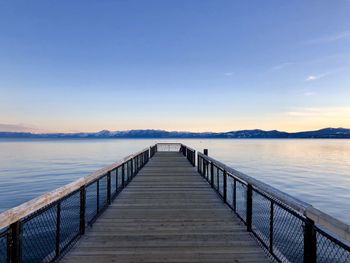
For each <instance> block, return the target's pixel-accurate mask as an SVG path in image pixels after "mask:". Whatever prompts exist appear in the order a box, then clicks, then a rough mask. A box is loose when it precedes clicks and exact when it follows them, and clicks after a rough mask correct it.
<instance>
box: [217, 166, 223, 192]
mask: <svg viewBox="0 0 350 263" xmlns="http://www.w3.org/2000/svg"><path fill="white" fill-rule="evenodd" d="M218 190H219V193H220V194H221V196H224V171H223V170H221V169H218Z"/></svg>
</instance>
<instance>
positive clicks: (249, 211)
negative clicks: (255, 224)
mask: <svg viewBox="0 0 350 263" xmlns="http://www.w3.org/2000/svg"><path fill="white" fill-rule="evenodd" d="M252 214H253V187H252V185H251V184H248V187H247V216H246V221H247V231H248V232H251V231H252Z"/></svg>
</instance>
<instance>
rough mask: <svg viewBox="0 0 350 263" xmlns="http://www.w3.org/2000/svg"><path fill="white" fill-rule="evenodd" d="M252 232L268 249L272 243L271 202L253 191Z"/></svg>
mask: <svg viewBox="0 0 350 263" xmlns="http://www.w3.org/2000/svg"><path fill="white" fill-rule="evenodd" d="M252 206H253V213H252V230H253V231H254V233H255V234H256V235H257V236H258V237H259V238H260V239H261V241H262V242H263V243H264V244H265V245H266V246H267V247H268V246H269V243H270V212H271V201H270V200H269V199H267V198H266V197H265V196H263V195H261V194H259V193H258V192H256V191H254V190H253V198H252Z"/></svg>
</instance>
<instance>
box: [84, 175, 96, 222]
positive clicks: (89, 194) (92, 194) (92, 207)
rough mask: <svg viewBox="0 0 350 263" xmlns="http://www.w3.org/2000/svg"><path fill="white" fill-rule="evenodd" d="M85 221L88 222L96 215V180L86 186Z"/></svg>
mask: <svg viewBox="0 0 350 263" xmlns="http://www.w3.org/2000/svg"><path fill="white" fill-rule="evenodd" d="M85 207H86V208H85V209H86V211H85V217H86V222H88V223H90V222H91V221H92V220H93V219H94V218H95V216H96V215H97V181H96V182H94V183H92V184H90V185H89V186H87V187H86V205H85Z"/></svg>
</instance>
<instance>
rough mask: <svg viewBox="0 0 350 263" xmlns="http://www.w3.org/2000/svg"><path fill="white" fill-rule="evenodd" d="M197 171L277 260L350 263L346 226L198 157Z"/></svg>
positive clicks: (201, 156) (211, 160)
mask: <svg viewBox="0 0 350 263" xmlns="http://www.w3.org/2000/svg"><path fill="white" fill-rule="evenodd" d="M197 158H198V172H199V173H200V174H201V175H202V176H203V177H204V178H205V179H206V180H207V181H208V183H209V184H210V185H211V187H212V188H214V189H215V190H216V192H217V193H218V194H219V196H220V197H221V198H222V199H223V201H224V202H225V203H226V204H227V205H228V206H229V207H230V208H231V209H232V210H233V212H234V213H235V214H236V215H237V216H238V217H239V218H240V219H241V220H242V221H243V223H244V224H245V225H246V227H247V231H249V232H251V233H252V234H253V235H254V236H255V238H256V239H257V240H258V242H259V243H260V244H261V245H262V247H263V248H264V249H265V251H266V252H267V254H268V255H269V256H270V257H271V259H273V260H274V261H277V262H311V263H313V262H341V263H349V262H350V246H349V240H350V229H349V226H348V225H346V224H344V223H343V222H341V221H339V220H337V219H335V218H332V217H331V216H329V215H327V214H325V213H323V212H321V211H319V210H317V209H315V208H313V207H312V206H311V205H309V204H307V203H304V202H302V201H300V200H298V199H295V198H293V197H291V196H289V195H287V194H285V193H283V192H281V191H279V190H277V189H275V188H273V187H271V186H269V185H267V184H265V183H263V182H260V181H258V180H255V179H253V178H251V177H249V176H247V175H245V174H243V173H240V172H238V171H236V170H234V169H232V168H230V167H228V166H226V165H224V164H223V163H221V162H219V161H217V160H215V159H213V158H210V157H208V156H206V155H204V154H202V153H198V155H197Z"/></svg>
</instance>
